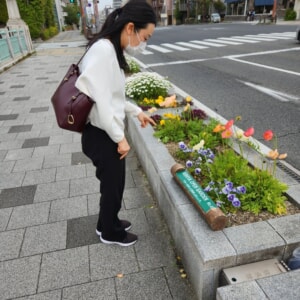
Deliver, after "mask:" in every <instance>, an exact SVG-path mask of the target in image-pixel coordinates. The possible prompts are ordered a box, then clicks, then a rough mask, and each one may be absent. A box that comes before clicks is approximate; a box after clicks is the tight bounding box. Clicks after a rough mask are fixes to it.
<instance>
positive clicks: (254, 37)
mask: <svg viewBox="0 0 300 300" xmlns="http://www.w3.org/2000/svg"><path fill="white" fill-rule="evenodd" d="M245 37H246V38H247V39H252V40H257V41H266V42H273V41H277V40H276V39H274V38H271V37H270V38H269V37H257V36H256V35H250V34H248V35H245Z"/></svg>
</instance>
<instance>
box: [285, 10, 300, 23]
mask: <svg viewBox="0 0 300 300" xmlns="http://www.w3.org/2000/svg"><path fill="white" fill-rule="evenodd" d="M296 17H297V13H296V12H295V11H294V10H293V9H292V8H288V9H287V10H286V11H285V16H284V20H285V21H293V20H296Z"/></svg>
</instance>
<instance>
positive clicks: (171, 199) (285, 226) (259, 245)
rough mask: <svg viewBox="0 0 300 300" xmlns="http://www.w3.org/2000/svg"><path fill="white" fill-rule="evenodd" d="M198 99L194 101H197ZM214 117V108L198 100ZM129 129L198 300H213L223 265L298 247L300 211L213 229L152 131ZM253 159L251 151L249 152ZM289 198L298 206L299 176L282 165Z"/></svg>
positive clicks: (131, 124)
mask: <svg viewBox="0 0 300 300" xmlns="http://www.w3.org/2000/svg"><path fill="white" fill-rule="evenodd" d="M193 101H194V100H193ZM196 106H198V107H199V108H201V109H203V110H204V111H205V112H206V113H208V115H209V116H210V117H215V115H213V114H214V112H211V111H210V110H209V109H208V108H206V107H203V105H201V103H198V102H197V101H196ZM128 131H129V135H130V138H131V141H132V143H133V145H134V148H135V150H136V152H137V155H138V157H139V160H140V162H141V164H142V167H143V169H144V171H145V173H146V175H147V177H148V179H149V182H150V185H151V186H152V190H153V193H154V195H155V197H156V199H157V201H158V203H159V206H160V209H161V211H162V212H163V214H164V217H165V219H166V222H167V224H168V226H169V229H170V232H171V234H172V236H173V239H174V242H175V245H176V248H177V251H178V253H179V255H180V256H181V257H182V260H183V264H184V267H185V270H186V272H187V274H188V276H189V279H190V281H191V283H192V285H193V287H194V289H195V291H196V294H197V296H198V299H205V300H207V299H215V298H216V290H217V288H218V287H219V286H220V273H221V271H222V269H224V268H228V267H233V266H237V265H242V264H247V263H251V262H256V261H261V260H265V259H270V258H278V259H279V260H287V259H288V258H289V257H290V255H291V253H292V251H293V250H294V249H295V248H296V247H298V246H300V214H297V215H291V216H283V217H279V218H276V219H272V220H269V221H263V222H257V223H252V224H247V225H241V226H236V227H230V228H225V229H224V230H222V231H212V230H211V229H210V228H209V226H208V225H207V224H206V222H205V221H204V219H203V218H202V217H201V215H200V214H199V213H198V211H197V210H196V209H195V207H194V206H193V204H192V203H191V202H190V201H189V200H188V198H187V196H186V195H185V194H184V192H183V191H182V190H181V189H180V188H179V186H178V185H177V184H176V182H175V180H174V179H173V177H172V175H171V172H170V169H171V167H172V166H173V165H174V163H175V161H174V159H173V157H171V155H170V154H169V152H168V150H167V149H166V147H165V146H164V144H162V143H160V142H159V141H158V140H157V139H156V138H155V137H154V136H153V129H152V128H151V126H148V127H147V128H145V129H142V128H141V127H140V125H139V123H138V121H137V120H136V118H131V117H128ZM247 155H248V157H249V160H251V159H253V160H255V158H254V156H253V153H249V154H247ZM277 175H278V178H279V179H280V180H281V181H282V182H285V183H287V184H288V185H289V191H288V197H289V198H290V199H293V200H294V201H296V199H297V200H298V204H300V196H299V195H300V183H299V181H297V178H294V177H293V176H290V175H289V174H287V173H285V172H283V171H282V170H280V169H278V172H277Z"/></svg>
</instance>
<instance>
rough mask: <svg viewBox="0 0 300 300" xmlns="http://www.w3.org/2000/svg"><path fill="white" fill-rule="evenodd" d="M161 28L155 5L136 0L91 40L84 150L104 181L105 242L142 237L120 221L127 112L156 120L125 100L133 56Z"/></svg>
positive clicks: (84, 80) (85, 66) (85, 73)
mask: <svg viewBox="0 0 300 300" xmlns="http://www.w3.org/2000/svg"><path fill="white" fill-rule="evenodd" d="M155 26H156V16H155V12H154V11H153V9H152V7H151V6H150V5H149V4H148V3H147V2H146V1H142V0H139V1H137V0H131V1H129V2H128V3H127V4H125V5H124V6H123V7H121V8H118V9H116V10H115V11H113V12H112V13H111V14H110V15H109V16H108V17H107V19H106V21H105V23H104V24H103V26H102V29H101V31H100V33H99V34H98V35H97V36H96V37H95V38H94V39H93V40H92V41H91V42H90V43H89V50H88V52H87V53H86V55H85V56H84V58H83V61H82V65H81V75H80V77H79V78H78V80H77V82H76V87H77V88H78V89H79V90H81V91H82V92H83V93H85V94H86V95H88V96H89V97H91V98H92V99H93V100H94V101H95V104H94V105H93V108H92V110H91V112H90V115H89V119H88V123H87V125H86V126H85V129H84V130H83V132H82V149H83V152H84V153H85V154H86V155H87V156H88V157H89V158H90V159H91V160H92V161H93V164H94V165H95V167H96V176H97V178H98V179H99V180H100V193H101V197H100V212H99V218H98V223H97V229H96V233H97V234H98V235H99V237H100V240H101V241H102V242H103V243H106V244H118V245H121V246H130V245H133V244H134V243H135V242H136V241H137V236H136V235H135V234H133V233H129V232H128V230H129V229H130V227H131V223H130V222H129V221H126V220H120V219H119V218H118V213H119V211H120V209H121V202H122V198H123V191H124V185H125V157H126V155H127V154H128V152H129V150H130V146H129V144H128V142H127V139H126V137H125V133H124V131H125V124H124V119H125V114H126V113H130V114H132V115H134V116H136V117H137V118H138V120H139V121H140V123H141V126H142V127H145V126H147V125H148V124H149V123H152V124H153V125H155V123H154V121H153V120H152V119H151V118H150V117H149V116H147V115H146V114H145V113H143V112H142V110H141V109H140V108H139V107H137V106H136V105H134V104H132V103H130V102H128V101H126V98H125V75H124V71H127V70H128V65H127V63H126V59H125V57H124V53H123V51H126V52H128V54H131V55H132V54H135V53H139V52H141V51H142V50H144V48H145V46H146V42H147V40H148V39H149V38H150V37H151V36H152V34H153V31H154V29H155Z"/></svg>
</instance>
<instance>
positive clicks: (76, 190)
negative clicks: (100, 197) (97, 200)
mask: <svg viewBox="0 0 300 300" xmlns="http://www.w3.org/2000/svg"><path fill="white" fill-rule="evenodd" d="M99 190H100V182H99V180H98V179H97V178H96V177H95V176H93V177H87V178H80V179H71V181H70V196H71V197H73V196H80V195H89V194H95V193H99Z"/></svg>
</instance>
